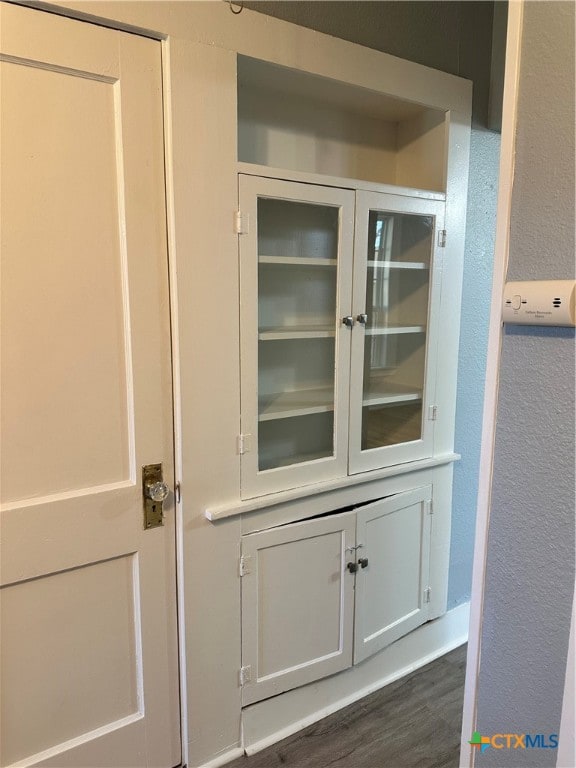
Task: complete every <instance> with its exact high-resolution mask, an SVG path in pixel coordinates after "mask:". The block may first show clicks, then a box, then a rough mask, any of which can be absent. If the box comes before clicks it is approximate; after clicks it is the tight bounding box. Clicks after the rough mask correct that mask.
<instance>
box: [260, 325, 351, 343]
mask: <svg viewBox="0 0 576 768" xmlns="http://www.w3.org/2000/svg"><path fill="white" fill-rule="evenodd" d="M335 336H336V331H335V330H334V326H331V325H307V326H303V327H302V328H298V327H294V326H292V327H288V328H261V329H260V330H259V331H258V341H279V340H285V339H329V338H334V337H335Z"/></svg>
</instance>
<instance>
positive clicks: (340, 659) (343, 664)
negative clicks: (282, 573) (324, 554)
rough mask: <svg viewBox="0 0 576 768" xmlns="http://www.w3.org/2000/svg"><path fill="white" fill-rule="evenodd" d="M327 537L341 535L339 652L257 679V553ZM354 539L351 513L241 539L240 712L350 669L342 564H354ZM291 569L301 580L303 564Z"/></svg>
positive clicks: (347, 592)
mask: <svg viewBox="0 0 576 768" xmlns="http://www.w3.org/2000/svg"><path fill="white" fill-rule="evenodd" d="M330 533H337V534H340V537H341V541H340V564H339V571H340V578H341V581H340V598H339V606H338V610H339V641H338V645H339V647H338V650H337V651H336V652H334V651H332V652H329V653H326V654H324V655H320V656H318V657H317V658H313V659H310V660H308V661H307V662H304V663H300V664H296V665H292V666H289V667H286V668H285V669H281V670H279V671H277V672H275V673H273V674H268V675H265V674H262V673H261V671H260V659H261V658H262V652H263V649H262V648H261V647H260V643H259V640H260V620H261V605H260V602H261V601H260V598H261V592H260V586H261V585H260V574H259V552H260V551H262V550H264V549H271V548H274V547H278V546H281V545H283V544H289V543H292V542H298V541H301V540H304V539H314V538H318V537H321V536H324V535H327V534H330ZM355 536H356V512H355V511H351V512H345V513H342V514H337V515H333V516H329V517H323V518H320V519H316V520H314V519H313V520H305V521H303V522H300V523H293V524H291V525H285V526H280V527H278V528H271V529H268V530H265V531H261V532H258V533H252V534H248V535H246V536H243V537H242V561H241V562H242V568H241V572H243V575H242V578H241V585H242V586H241V590H242V598H241V600H242V665H243V668H246V667H248V668H249V671H248V674H247V676H246V677H247V679H246V680H245V682H244V685H243V687H242V706H246V705H248V704H253V703H254V702H256V701H260V700H262V699H266V698H269V697H270V696H275V695H277V694H279V693H282V692H284V691H287V690H291V689H292V688H297V687H299V686H301V685H305V684H306V683H310V682H313V681H314V680H318V679H319V678H322V677H326V676H327V675H332V674H335V673H336V672H341V671H342V670H344V669H347V668H348V667H350V666H352V650H353V625H354V573H351V572H349V570H348V568H347V562H349V561H352V562H353V561H354V559H355V558H354V547H355ZM293 567H294V568H295V569H299V571H300V572H303V573H304V575H305V574H306V562H294V563H293ZM329 567H330V568H332V567H333V566H332V565H330V566H329ZM307 597H308V595H307ZM301 630H302V628H301V627H295V629H294V631H295V632H300V631H301Z"/></svg>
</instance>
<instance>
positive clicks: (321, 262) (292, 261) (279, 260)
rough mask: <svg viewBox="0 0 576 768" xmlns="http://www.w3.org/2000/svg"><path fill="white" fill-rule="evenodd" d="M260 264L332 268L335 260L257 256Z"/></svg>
mask: <svg viewBox="0 0 576 768" xmlns="http://www.w3.org/2000/svg"><path fill="white" fill-rule="evenodd" d="M258 262H259V263H260V264H277V265H280V264H283V265H292V266H298V267H334V266H336V264H338V260H337V259H322V258H318V257H313V256H258Z"/></svg>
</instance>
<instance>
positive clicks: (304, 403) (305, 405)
mask: <svg viewBox="0 0 576 768" xmlns="http://www.w3.org/2000/svg"><path fill="white" fill-rule="evenodd" d="M333 410H334V387H333V386H327V387H317V388H315V389H301V390H297V391H295V392H278V393H276V394H273V395H263V396H262V397H260V398H259V403H258V421H272V420H274V419H290V418H292V417H294V416H308V415H310V414H312V413H325V412H326V411H333Z"/></svg>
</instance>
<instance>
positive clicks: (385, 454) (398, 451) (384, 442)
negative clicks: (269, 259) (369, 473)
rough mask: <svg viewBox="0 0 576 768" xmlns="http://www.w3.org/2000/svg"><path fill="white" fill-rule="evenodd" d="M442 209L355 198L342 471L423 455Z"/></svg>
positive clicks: (429, 444) (367, 195)
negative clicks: (345, 465)
mask: <svg viewBox="0 0 576 768" xmlns="http://www.w3.org/2000/svg"><path fill="white" fill-rule="evenodd" d="M443 221H444V203H443V202H442V201H438V200H427V199H421V198H410V197H401V196H397V195H385V194H379V193H372V192H359V193H358V197H357V204H356V236H355V264H354V299H353V314H354V316H355V318H356V320H357V322H356V325H355V327H354V333H353V341H352V365H351V385H350V386H351V395H350V471H351V472H361V471H366V470H370V469H376V468H377V467H382V466H388V465H393V464H397V463H400V462H405V461H413V460H416V459H421V458H425V457H426V456H430V455H432V452H433V427H434V422H433V420H432V419H431V418H429V417H430V415H431V414H430V407H431V406H432V404H433V397H434V386H435V379H436V375H435V374H436V356H437V343H438V339H437V320H438V310H439V300H440V290H439V277H440V274H441V269H440V268H439V266H440V264H439V262H440V255H439V253H438V234H439V231H440V230H442V229H443V226H444V225H443Z"/></svg>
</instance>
